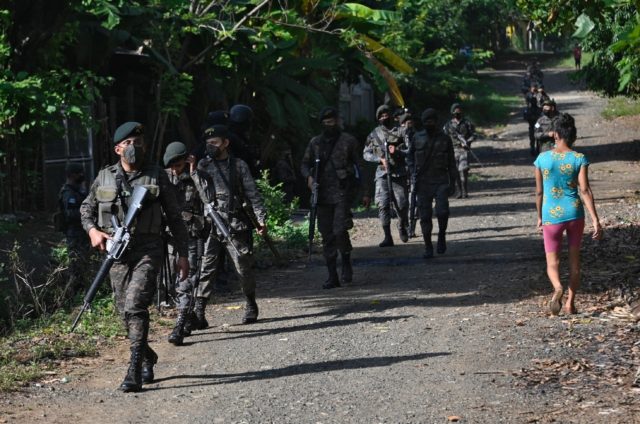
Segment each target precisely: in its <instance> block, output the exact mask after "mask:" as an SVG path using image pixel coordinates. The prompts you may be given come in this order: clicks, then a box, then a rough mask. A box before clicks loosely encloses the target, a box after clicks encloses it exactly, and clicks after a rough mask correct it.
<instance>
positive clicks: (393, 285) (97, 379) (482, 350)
mask: <svg viewBox="0 0 640 424" xmlns="http://www.w3.org/2000/svg"><path fill="white" fill-rule="evenodd" d="M545 73H546V81H545V82H546V87H547V90H548V92H549V93H551V94H552V95H553V97H555V99H556V100H557V101H558V103H559V106H560V109H561V110H563V111H568V112H571V113H572V114H574V115H575V116H576V120H577V124H578V128H579V130H578V131H579V140H578V143H577V149H578V150H580V149H582V147H583V146H584V148H583V149H582V151H584V152H585V153H586V154H587V156H588V157H589V158H590V159H591V160H592V162H593V163H594V164H593V165H592V167H590V169H591V177H592V179H593V180H594V186H595V188H594V191H595V195H596V199H600V200H602V201H607V199H609V200H610V201H618V199H619V198H621V197H625V196H627V197H629V196H632V195H633V192H634V190H638V189H639V188H640V187H639V178H638V175H639V174H638V171H639V169H638V162H637V159H638V142H637V141H636V142H631V141H630V140H633V139H634V138H635V133H634V131H632V130H631V129H630V128H628V127H625V126H623V124H620V123H618V122H606V121H603V120H602V119H601V118H600V111H601V110H602V108H603V107H604V105H605V103H606V101H605V100H603V99H600V98H598V97H596V96H594V95H592V94H590V93H587V92H582V91H574V88H573V87H572V86H571V85H570V84H569V83H568V80H567V75H566V71H561V70H546V72H545ZM488 74H493V75H492V76H494V77H496V81H495V83H496V86H497V87H498V88H499V89H504V90H510V91H514V90H517V88H518V87H519V82H520V77H521V71H519V70H518V71H513V72H511V71H495V72H493V73H488ZM526 132H527V128H526V124H525V122H524V121H522V120H521V119H520V117H519V115H517V114H514V116H513V120H512V122H511V123H510V124H509V125H508V126H507V127H506V128H505V129H504V131H503V132H502V133H500V135H499V137H496V138H494V139H490V140H481V141H479V142H477V143H476V144H475V152H476V153H477V155H478V156H479V157H480V159H481V160H482V161H483V162H484V164H485V166H484V167H482V168H480V167H477V166H474V168H473V170H472V173H473V175H474V176H475V177H474V180H473V181H472V182H471V184H470V193H471V197H470V198H469V199H464V200H456V199H454V200H452V203H451V212H452V218H451V221H450V228H449V246H448V247H449V248H448V251H447V253H446V254H445V255H439V256H438V257H436V258H435V259H432V260H429V261H427V262H425V261H424V260H423V259H422V258H421V254H422V242H421V241H419V240H418V239H413V240H411V241H410V242H409V243H407V244H402V243H400V242H399V241H398V243H399V244H397V245H396V246H395V247H394V248H392V249H380V248H378V247H377V243H378V242H379V241H380V239H381V237H382V234H381V229H380V228H379V225H378V222H377V219H376V218H375V217H374V214H373V213H369V214H363V215H362V216H359V219H357V221H356V228H355V230H354V232H353V239H354V245H355V252H354V254H353V256H354V258H355V267H356V268H355V280H354V282H353V283H352V284H350V285H348V286H347V287H344V288H341V289H336V290H331V291H325V290H322V289H320V286H321V284H322V282H323V281H324V279H325V271H324V268H323V266H322V263H321V260H320V256H319V255H316V256H314V259H313V260H312V262H311V263H310V264H308V265H307V264H306V263H302V262H300V263H293V264H292V265H291V266H290V267H288V268H286V269H276V270H271V271H268V272H263V273H261V274H260V283H259V305H260V308H261V320H260V321H259V322H258V323H257V324H255V325H252V326H239V325H236V324H237V323H238V322H239V321H240V316H241V313H242V311H241V310H238V309H237V308H236V307H237V306H238V305H240V303H239V301H235V302H224V303H219V304H216V305H213V306H210V307H209V309H208V318H209V322H210V324H211V328H209V329H207V330H204V331H201V332H198V333H197V335H196V336H194V337H191V338H189V339H188V341H189V343H188V345H187V346H184V347H180V348H176V347H173V346H171V345H169V344H168V343H166V342H165V340H166V335H167V333H168V330H158V331H156V332H155V333H154V334H152V336H151V337H152V341H153V342H154V343H153V346H154V348H157V349H158V353H159V355H160V363H159V364H158V366H157V367H156V376H157V379H158V381H157V383H155V384H152V385H150V386H145V388H146V390H145V391H144V392H142V393H139V394H135V395H132V394H122V393H119V392H118V391H116V390H115V388H116V387H117V385H118V384H119V383H120V381H121V378H122V377H123V375H124V370H125V367H124V366H123V365H122V364H123V363H124V362H125V361H126V358H127V350H126V345H125V344H124V343H120V344H118V346H117V348H116V349H114V350H111V351H108V352H104V353H103V355H102V356H101V357H100V358H96V359H78V360H76V361H75V362H74V365H73V366H71V367H69V369H68V378H69V379H70V382H69V383H67V384H49V385H47V384H44V385H43V386H42V387H31V388H28V389H26V390H25V392H24V393H20V394H14V395H11V396H6V397H5V398H4V399H3V400H2V402H0V412H2V411H3V412H4V414H3V415H2V414H0V416H3V418H2V419H0V422H51V423H54V422H55V423H69V422H74V423H85V422H86V423H102V422H112V423H125V422H130V423H140V422H156V423H160V422H163V423H173V422H176V423H245V422H246V423H445V422H450V421H455V420H456V417H458V419H459V422H468V423H498V422H505V423H527V422H552V421H556V422H562V423H568V422H578V423H587V422H589V423H592V422H607V423H615V422H621V423H622V422H640V415H638V408H635V407H633V403H631V404H630V405H629V404H628V403H627V404H626V405H625V404H624V402H622V399H623V397H622V396H619V394H620V392H619V391H620V390H622V389H620V388H618V387H616V388H611V389H610V392H606V393H605V392H598V393H593V392H591V391H590V392H588V393H586V392H585V393H582V392H581V391H580V388H578V389H577V390H573V391H567V390H563V388H562V387H560V386H559V385H544V384H543V385H526V384H521V381H520V380H521V379H520V377H518V372H519V371H520V370H522V369H523V368H528V367H531V364H532V360H535V359H538V358H549V357H553V358H571V357H574V356H579V355H580V349H581V347H580V346H567V345H566V344H562V345H561V344H558V343H554V337H556V336H557V335H559V334H562V333H564V332H566V331H567V321H566V319H564V318H557V317H556V318H550V317H548V316H547V315H546V313H545V311H544V309H543V308H542V307H541V305H543V304H544V302H545V300H546V299H547V297H548V293H549V292H550V288H549V287H548V282H547V280H546V276H545V274H544V256H543V249H542V240H541V236H540V235H539V234H538V233H537V232H536V230H535V228H534V224H535V212H534V208H535V206H534V196H533V189H534V187H533V185H534V182H533V178H532V175H533V168H532V166H531V163H532V159H531V157H530V156H529V155H528V140H526V137H527V136H526ZM633 155H635V157H634V156H633ZM604 218H607V217H606V216H605V217H604ZM396 240H397V236H396ZM599 325H608V324H606V323H602V324H599ZM631 372H632V371H630V373H631ZM623 389H624V390H625V393H626V395H627V396H629V393H631V395H630V396H634V395H633V393H632V392H631V389H630V388H629V387H628V386H626V388H623ZM635 396H637V394H635ZM626 399H628V398H626Z"/></svg>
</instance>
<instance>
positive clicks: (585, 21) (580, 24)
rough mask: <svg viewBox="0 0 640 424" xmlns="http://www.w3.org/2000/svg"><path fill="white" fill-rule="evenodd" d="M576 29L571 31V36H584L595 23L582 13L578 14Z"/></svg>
mask: <svg viewBox="0 0 640 424" xmlns="http://www.w3.org/2000/svg"><path fill="white" fill-rule="evenodd" d="M575 26H576V30H575V32H574V33H573V35H572V37H573V38H580V39H582V38H585V37H586V36H587V35H589V33H590V32H591V31H593V29H594V28H595V27H596V24H595V23H594V22H593V21H592V20H591V18H590V17H589V16H587V15H585V14H584V13H583V14H582V15H580V16H578V19H577V20H576V23H575Z"/></svg>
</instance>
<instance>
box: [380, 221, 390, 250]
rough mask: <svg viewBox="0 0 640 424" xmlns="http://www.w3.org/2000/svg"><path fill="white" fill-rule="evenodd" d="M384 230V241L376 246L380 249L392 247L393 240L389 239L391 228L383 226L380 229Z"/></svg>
mask: <svg viewBox="0 0 640 424" xmlns="http://www.w3.org/2000/svg"><path fill="white" fill-rule="evenodd" d="M382 229H383V230H384V240H382V241H381V242H380V244H379V245H378V246H380V247H391V246H393V238H392V237H391V226H390V225H385V226H384V227H382Z"/></svg>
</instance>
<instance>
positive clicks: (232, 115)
mask: <svg viewBox="0 0 640 424" xmlns="http://www.w3.org/2000/svg"><path fill="white" fill-rule="evenodd" d="M252 119H253V110H252V109H251V108H250V107H249V106H247V105H243V104H237V105H233V107H232V108H231V109H230V110H229V122H230V123H232V124H240V125H244V124H248V123H249V122H251V120H252Z"/></svg>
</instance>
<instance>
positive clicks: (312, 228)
mask: <svg viewBox="0 0 640 424" xmlns="http://www.w3.org/2000/svg"><path fill="white" fill-rule="evenodd" d="M319 169H320V158H319V157H318V156H317V155H316V160H315V163H314V167H313V185H312V188H311V205H310V206H311V207H310V209H309V257H308V260H309V261H310V260H311V253H312V252H313V239H314V238H315V235H316V218H317V216H318V188H319V185H318V172H319Z"/></svg>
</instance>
